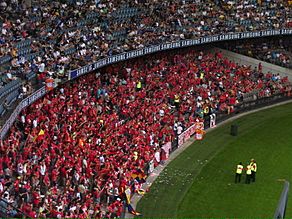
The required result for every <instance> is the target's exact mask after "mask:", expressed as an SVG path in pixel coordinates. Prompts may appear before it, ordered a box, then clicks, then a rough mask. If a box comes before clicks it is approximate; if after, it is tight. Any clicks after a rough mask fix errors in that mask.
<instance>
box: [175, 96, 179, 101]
mask: <svg viewBox="0 0 292 219" xmlns="http://www.w3.org/2000/svg"><path fill="white" fill-rule="evenodd" d="M174 102H175V103H179V96H178V95H175V96H174Z"/></svg>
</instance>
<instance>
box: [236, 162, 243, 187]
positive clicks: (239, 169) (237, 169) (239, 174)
mask: <svg viewBox="0 0 292 219" xmlns="http://www.w3.org/2000/svg"><path fill="white" fill-rule="evenodd" d="M242 170H243V166H242V163H241V162H239V164H238V165H237V167H236V172H235V183H237V182H239V183H240V179H241V175H242Z"/></svg>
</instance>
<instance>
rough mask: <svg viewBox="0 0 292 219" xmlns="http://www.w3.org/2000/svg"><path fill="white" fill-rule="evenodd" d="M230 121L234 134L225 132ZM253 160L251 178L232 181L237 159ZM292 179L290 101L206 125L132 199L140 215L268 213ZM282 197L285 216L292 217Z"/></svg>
mask: <svg viewBox="0 0 292 219" xmlns="http://www.w3.org/2000/svg"><path fill="white" fill-rule="evenodd" d="M231 124H237V125H238V126H239V134H238V136H236V137H234V136H231V135H230V126H231ZM251 158H254V159H256V161H257V165H258V172H257V179H256V182H255V183H253V184H250V185H246V184H244V180H245V174H243V178H242V182H241V183H240V184H235V183H234V175H235V168H236V165H237V164H238V162H240V161H241V162H243V164H244V165H245V166H246V164H247V162H248V161H250V159H251ZM278 179H287V180H288V181H290V182H291V183H292V104H287V105H283V106H279V107H276V108H272V109H268V110H265V111H261V112H257V113H253V114H250V115H248V116H245V117H242V118H240V119H237V120H236V121H233V122H230V123H228V124H225V125H223V126H221V127H220V128H218V129H215V130H212V131H211V132H209V133H208V134H207V135H206V138H205V139H204V140H203V141H202V142H195V143H194V144H193V145H191V146H190V147H189V148H187V149H186V150H185V151H184V152H183V153H182V154H181V155H180V156H178V157H177V158H176V159H175V160H173V161H172V162H171V163H170V164H169V165H168V166H167V167H166V168H165V170H164V171H163V172H162V173H161V175H160V176H159V177H158V178H157V180H156V181H155V182H154V183H153V185H152V187H151V188H150V192H149V193H148V194H146V195H145V196H144V197H143V198H142V199H141V201H140V202H139V203H138V207H137V211H139V212H141V213H142V214H143V217H180V218H182V217H184V218H186V217H188V218H191V217H193V218H194V217H196V218H202V217H216V218H231V217H232V218H235V217H236V218H239V217H240V218H263V217H265V218H267V217H269V218H272V217H273V215H274V211H275V209H276V207H277V204H278V200H279V197H280V194H281V191H282V188H283V182H279V181H278ZM291 203H292V202H291V197H290V201H288V208H287V211H286V217H290V218H292V204H291Z"/></svg>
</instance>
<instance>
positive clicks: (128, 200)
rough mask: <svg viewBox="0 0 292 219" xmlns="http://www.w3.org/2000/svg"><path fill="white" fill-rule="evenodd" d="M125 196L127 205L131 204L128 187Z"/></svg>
mask: <svg viewBox="0 0 292 219" xmlns="http://www.w3.org/2000/svg"><path fill="white" fill-rule="evenodd" d="M125 195H126V197H127V204H130V202H131V189H130V188H129V187H128V188H127V189H126V190H125Z"/></svg>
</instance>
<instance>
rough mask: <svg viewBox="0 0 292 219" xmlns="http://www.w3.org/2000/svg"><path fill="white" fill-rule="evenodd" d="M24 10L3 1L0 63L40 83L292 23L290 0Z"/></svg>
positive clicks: (59, 5)
mask: <svg viewBox="0 0 292 219" xmlns="http://www.w3.org/2000/svg"><path fill="white" fill-rule="evenodd" d="M24 5H25V4H22V3H21V2H20V1H18V0H13V1H5V0H1V2H0V7H1V8H2V11H3V12H5V13H1V14H0V21H2V25H0V28H1V33H0V44H1V47H0V63H1V65H4V66H5V68H2V69H1V70H2V71H1V72H2V73H1V74H14V76H15V77H20V75H22V74H24V75H26V74H28V73H29V72H30V71H35V72H37V73H38V74H39V77H40V78H41V79H43V78H44V77H46V76H53V77H63V76H64V74H66V72H67V70H70V69H71V70H72V69H76V68H78V67H80V66H83V65H85V64H87V63H88V62H92V61H96V60H98V59H100V58H102V57H105V56H109V55H112V54H116V53H121V52H124V51H129V50H132V49H137V48H141V47H144V46H147V45H153V44H158V43H163V42H169V41H176V40H180V39H189V38H196V37H201V36H206V35H214V34H222V33H230V32H242V31H255V30H263V29H280V28H288V27H290V26H291V23H290V22H289V19H291V13H289V12H290V9H291V1H287V0H270V1H263V0H258V1H255V0H253V1H251V0H250V1H226V0H214V1H213V0H207V1H206V0H205V1H202V0H196V1H190V0H182V1H178V0H177V1H168V0H164V1H152V0H151V1H150V0H136V1H130V0H123V1H112V0H95V1H85V0H84V1H50V4H48V3H47V1H34V2H33V5H32V7H23V6H24ZM15 12H17V13H15ZM0 24H1V23H0ZM2 61H3V63H2ZM7 63H8V65H7ZM45 72H46V74H45Z"/></svg>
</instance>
